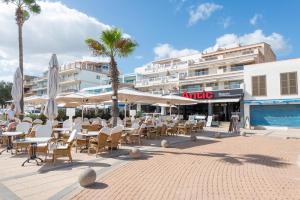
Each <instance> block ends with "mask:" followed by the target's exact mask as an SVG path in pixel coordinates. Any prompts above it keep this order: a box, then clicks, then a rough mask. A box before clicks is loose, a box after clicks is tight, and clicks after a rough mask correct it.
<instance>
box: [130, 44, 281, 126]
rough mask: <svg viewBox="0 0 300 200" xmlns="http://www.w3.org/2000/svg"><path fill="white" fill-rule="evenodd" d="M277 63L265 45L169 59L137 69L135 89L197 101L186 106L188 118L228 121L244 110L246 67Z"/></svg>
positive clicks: (268, 46)
mask: <svg viewBox="0 0 300 200" xmlns="http://www.w3.org/2000/svg"><path fill="white" fill-rule="evenodd" d="M275 60H276V56H275V54H274V53H273V51H272V49H271V47H270V45H268V44H266V43H259V44H253V45H245V46H237V47H234V48H229V49H218V50H217V51H215V52H207V53H206V52H202V53H198V54H194V55H189V56H183V57H178V58H168V59H163V60H158V61H153V62H151V63H148V64H146V65H145V66H142V67H139V68H136V70H135V73H136V74H137V79H136V85H135V87H136V88H137V89H139V90H141V91H149V92H153V93H160V94H170V93H171V94H177V95H181V96H185V97H188V98H193V99H197V100H199V102H200V104H197V105H193V106H184V107H183V113H184V114H185V115H190V114H204V115H216V117H217V118H218V119H217V120H221V121H224V120H225V121H226V120H229V118H230V116H231V113H233V112H240V110H241V109H243V106H241V105H240V104H241V100H242V97H243V94H244V81H243V79H244V76H243V73H244V65H250V64H256V63H264V62H270V61H275Z"/></svg>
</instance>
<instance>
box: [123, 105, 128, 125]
mask: <svg viewBox="0 0 300 200" xmlns="http://www.w3.org/2000/svg"><path fill="white" fill-rule="evenodd" d="M126 108H127V104H126V103H125V107H124V109H125V110H124V113H125V116H124V126H125V127H126V110H127V109H126Z"/></svg>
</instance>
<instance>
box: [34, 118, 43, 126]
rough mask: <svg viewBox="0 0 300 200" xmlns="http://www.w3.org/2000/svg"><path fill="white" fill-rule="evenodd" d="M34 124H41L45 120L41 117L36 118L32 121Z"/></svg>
mask: <svg viewBox="0 0 300 200" xmlns="http://www.w3.org/2000/svg"><path fill="white" fill-rule="evenodd" d="M32 124H33V125H36V124H40V125H42V124H43V121H42V120H40V119H35V120H34V121H33V122H32Z"/></svg>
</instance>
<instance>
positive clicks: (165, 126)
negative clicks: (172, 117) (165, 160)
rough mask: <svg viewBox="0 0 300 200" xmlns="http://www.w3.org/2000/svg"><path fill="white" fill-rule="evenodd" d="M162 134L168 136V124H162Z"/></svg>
mask: <svg viewBox="0 0 300 200" xmlns="http://www.w3.org/2000/svg"><path fill="white" fill-rule="evenodd" d="M160 135H161V136H166V135H167V125H166V124H162V125H161V130H160Z"/></svg>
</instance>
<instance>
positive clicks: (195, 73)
mask: <svg viewBox="0 0 300 200" xmlns="http://www.w3.org/2000/svg"><path fill="white" fill-rule="evenodd" d="M205 75H208V71H201V72H190V73H189V76H205Z"/></svg>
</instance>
